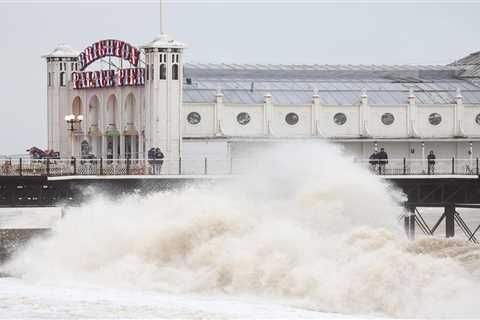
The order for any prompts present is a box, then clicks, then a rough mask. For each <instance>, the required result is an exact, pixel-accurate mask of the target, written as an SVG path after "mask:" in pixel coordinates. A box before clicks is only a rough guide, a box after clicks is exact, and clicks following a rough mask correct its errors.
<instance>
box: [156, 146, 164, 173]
mask: <svg viewBox="0 0 480 320" xmlns="http://www.w3.org/2000/svg"><path fill="white" fill-rule="evenodd" d="M163 158H165V155H164V154H163V152H162V150H160V148H156V149H155V166H154V168H155V174H160V171H161V170H162V165H163Z"/></svg>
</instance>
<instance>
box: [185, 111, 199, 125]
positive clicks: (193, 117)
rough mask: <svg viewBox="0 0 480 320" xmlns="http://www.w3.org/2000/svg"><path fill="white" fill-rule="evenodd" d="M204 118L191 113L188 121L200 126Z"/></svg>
mask: <svg viewBox="0 0 480 320" xmlns="http://www.w3.org/2000/svg"><path fill="white" fill-rule="evenodd" d="M200 120H202V117H201V116H200V114H199V113H198V112H190V113H189V114H188V116H187V121H188V123H190V124H199V123H200Z"/></svg>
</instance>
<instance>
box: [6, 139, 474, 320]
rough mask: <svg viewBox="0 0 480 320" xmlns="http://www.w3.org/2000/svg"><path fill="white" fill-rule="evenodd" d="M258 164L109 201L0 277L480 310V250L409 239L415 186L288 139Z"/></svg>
mask: <svg viewBox="0 0 480 320" xmlns="http://www.w3.org/2000/svg"><path fill="white" fill-rule="evenodd" d="M285 155H288V157H286V156H285ZM251 168H252V170H251V173H250V174H247V175H245V176H242V177H239V178H237V179H234V180H231V181H228V182H222V183H215V184H204V185H197V186H190V187H188V188H185V189H183V190H176V191H173V190H171V191H166V192H160V193H156V194H151V195H147V196H141V195H133V196H128V197H125V198H123V199H121V200H117V201H111V200H107V199H105V198H102V197H97V198H96V199H95V200H93V201H92V202H90V203H88V204H85V205H83V206H82V207H80V208H71V209H69V210H68V213H67V215H66V217H65V218H64V219H63V220H62V221H60V222H59V223H58V225H56V226H55V228H54V231H53V234H52V235H51V236H50V237H48V238H46V239H43V240H39V241H35V242H34V243H31V244H30V246H29V247H27V248H25V250H23V251H22V252H21V253H19V254H18V255H17V256H16V257H14V258H13V259H12V260H11V261H10V262H9V263H8V264H6V265H5V266H4V267H2V269H0V271H2V270H3V271H4V272H8V273H10V274H13V275H16V276H19V277H22V278H23V279H25V280H27V281H32V282H37V283H43V282H47V283H48V282H49V283H52V282H53V283H56V284H58V283H92V284H96V285H102V286H121V287H127V288H128V287H132V288H142V289H153V290H160V291H162V292H174V293H198V294H207V293H221V294H229V295H249V296H259V297H266V298H272V299H277V300H279V301H282V302H285V303H289V304H291V305H294V306H298V307H303V308H309V309H314V310H319V311H325V312H339V313H348V314H363V315H365V314H374V315H388V316H397V317H415V316H423V317H425V316H428V317H431V316H433V317H447V316H455V317H469V316H471V317H474V316H477V317H478V316H480V311H479V310H478V308H476V301H475V300H476V299H475V296H476V293H477V292H478V288H480V271H479V270H480V253H479V251H478V249H477V247H474V246H472V245H470V244H467V243H465V242H462V241H458V240H442V239H424V240H418V241H416V242H414V243H412V242H409V241H407V240H405V237H404V235H403V231H402V230H401V228H400V226H399V223H398V217H399V216H400V215H401V214H403V211H402V208H401V206H400V205H399V202H400V201H401V200H402V199H403V196H402V194H401V193H400V192H398V191H396V190H395V189H394V188H392V187H391V186H389V185H388V184H386V183H385V182H383V181H382V180H381V179H379V178H377V177H375V176H372V175H371V174H370V173H369V172H368V171H367V170H365V169H362V168H360V167H358V166H356V165H355V164H353V162H352V160H351V159H349V158H348V156H346V155H344V154H342V152H341V150H339V149H337V147H335V146H331V145H327V144H323V143H322V144H319V143H315V144H303V145H301V146H299V145H298V144H295V145H293V144H292V145H283V146H281V147H275V148H273V149H272V150H269V151H268V152H265V153H263V154H262V155H258V156H256V157H255V161H254V162H253V161H252V163H251Z"/></svg>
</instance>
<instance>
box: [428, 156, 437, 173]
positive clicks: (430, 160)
mask: <svg viewBox="0 0 480 320" xmlns="http://www.w3.org/2000/svg"><path fill="white" fill-rule="evenodd" d="M436 158H437V157H435V154H434V153H433V150H430V153H429V154H428V156H427V163H428V174H435V159H436Z"/></svg>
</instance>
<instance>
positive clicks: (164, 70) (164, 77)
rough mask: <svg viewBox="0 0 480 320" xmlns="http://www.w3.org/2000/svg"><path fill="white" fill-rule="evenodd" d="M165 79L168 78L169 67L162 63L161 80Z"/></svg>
mask: <svg viewBox="0 0 480 320" xmlns="http://www.w3.org/2000/svg"><path fill="white" fill-rule="evenodd" d="M165 79H167V67H166V66H165V63H162V64H161V65H160V80H165Z"/></svg>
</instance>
